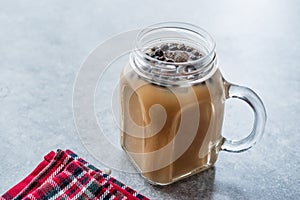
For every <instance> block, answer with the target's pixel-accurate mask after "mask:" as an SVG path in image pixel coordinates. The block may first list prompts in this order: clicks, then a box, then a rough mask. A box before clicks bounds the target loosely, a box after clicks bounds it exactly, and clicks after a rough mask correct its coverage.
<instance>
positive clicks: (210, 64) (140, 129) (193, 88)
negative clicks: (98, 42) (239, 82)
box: [120, 26, 229, 185]
mask: <svg viewBox="0 0 300 200" xmlns="http://www.w3.org/2000/svg"><path fill="white" fill-rule="evenodd" d="M192 28H193V27H192ZM197 31H198V33H197V32H195V31H191V30H188V29H183V28H177V29H176V30H175V31H174V27H169V26H166V27H160V28H151V29H145V30H143V31H142V32H141V33H140V34H139V36H138V38H137V45H136V46H137V50H136V51H134V52H132V53H131V55H130V59H129V63H128V64H127V65H125V67H124V68H123V71H122V74H121V84H120V93H121V95H120V96H121V113H122V116H121V121H122V131H121V146H122V147H123V149H124V151H125V152H126V153H127V154H128V156H129V158H130V159H131V161H132V163H133V164H134V166H135V167H136V168H137V169H138V170H139V172H140V173H141V175H142V176H143V177H144V178H145V179H146V180H148V181H149V182H151V183H153V184H159V185H167V184H170V183H173V182H175V181H177V180H180V179H182V178H185V177H187V176H190V175H193V174H195V173H198V172H200V171H203V170H205V169H208V168H210V167H211V166H213V164H214V163H215V162H216V159H217V156H218V152H219V151H220V150H221V147H222V145H223V144H224V141H225V140H224V138H223V137H222V135H221V129H222V123H223V115H224V103H225V100H226V99H227V98H228V92H227V91H228V88H229V84H228V83H227V82H226V81H225V80H224V79H223V77H222V75H221V73H220V71H219V69H218V68H217V58H216V54H215V44H214V42H213V40H212V39H211V38H210V36H209V35H208V34H207V33H206V32H204V31H203V30H202V29H201V30H199V29H197ZM199 32H200V33H199ZM225 143H226V141H225Z"/></svg>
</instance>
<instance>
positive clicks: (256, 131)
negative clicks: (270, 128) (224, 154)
mask: <svg viewBox="0 0 300 200" xmlns="http://www.w3.org/2000/svg"><path fill="white" fill-rule="evenodd" d="M225 92H226V93H225V94H226V99H230V98H237V99H241V100H243V101H245V102H246V103H247V104H248V105H249V106H250V107H251V108H252V110H253V112H254V124H253V128H252V131H251V133H250V134H249V135H248V136H247V137H245V138H243V139H241V140H229V139H227V138H224V143H223V145H222V146H221V150H224V151H228V152H235V153H239V152H243V151H246V150H248V149H250V148H251V147H252V146H253V145H255V144H256V142H257V141H258V140H259V139H260V138H261V137H262V135H263V132H264V129H265V124H266V120H267V114H266V109H265V107H264V104H263V103H262V101H261V99H260V98H259V96H258V95H257V94H256V93H255V92H254V91H253V90H251V89H249V88H247V87H243V86H239V85H234V84H230V83H228V82H225Z"/></svg>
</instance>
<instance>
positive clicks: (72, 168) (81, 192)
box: [0, 150, 148, 200]
mask: <svg viewBox="0 0 300 200" xmlns="http://www.w3.org/2000/svg"><path fill="white" fill-rule="evenodd" d="M11 199H14V200H18V199H64V200H67V199H103V200H106V199H107V200H108V199H111V200H121V199H122V200H123V199H128V200H131V199H135V200H147V199H148V198H147V197H145V196H143V195H141V194H138V193H137V192H136V191H135V190H133V189H131V188H130V187H128V186H126V185H124V184H123V183H121V182H119V181H118V180H116V179H114V178H113V177H111V176H109V175H107V174H105V173H103V172H102V171H101V170H99V169H97V168H96V167H94V166H93V165H91V164H89V163H88V162H86V161H85V160H83V159H82V158H80V157H78V156H77V155H76V154H75V153H73V152H72V151H70V150H66V151H62V150H57V152H56V153H55V152H53V151H52V152H50V153H48V154H47V155H46V156H45V157H44V160H43V161H42V162H41V163H40V164H39V165H38V166H37V167H36V168H35V169H34V170H33V171H32V172H31V173H30V174H29V175H28V176H27V177H26V178H25V179H23V180H22V181H21V182H20V183H18V184H17V185H15V186H14V187H13V188H11V189H10V190H9V191H8V192H6V193H5V194H3V195H2V196H1V197H0V200H11Z"/></svg>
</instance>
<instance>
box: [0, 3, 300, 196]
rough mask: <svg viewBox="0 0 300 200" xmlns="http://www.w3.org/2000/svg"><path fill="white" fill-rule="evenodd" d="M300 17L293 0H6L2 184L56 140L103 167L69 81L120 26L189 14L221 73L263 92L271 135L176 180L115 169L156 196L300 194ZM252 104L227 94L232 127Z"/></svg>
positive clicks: (1, 64)
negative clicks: (163, 182) (85, 137)
mask: <svg viewBox="0 0 300 200" xmlns="http://www.w3.org/2000/svg"><path fill="white" fill-rule="evenodd" d="M299 18H300V2H299V1H296V0H295V1H279V0H275V1H271V0H263V1H232V0H230V1H220V2H218V3H216V2H215V3H213V2H211V3H208V1H206V2H201V1H190V2H187V1H172V3H166V2H162V1H145V2H143V3H142V2H141V1H137V0H136V1H130V2H129V1H126V2H125V1H114V2H113V1H88V2H87V1H85V2H84V1H61V0H55V1H54V0H52V1H0V110H1V114H0V146H1V147H0V148H1V150H0V158H1V162H0V193H3V192H5V191H6V190H7V189H9V188H10V187H11V186H13V185H14V184H16V183H17V182H18V181H19V180H20V179H22V178H23V177H24V176H25V175H26V174H28V173H29V172H30V171H31V170H32V169H33V168H34V167H35V166H36V165H37V164H38V163H39V162H40V160H41V159H42V157H43V155H44V154H46V153H47V152H48V151H50V150H54V149H57V148H61V149H65V148H70V149H72V150H74V151H75V152H77V153H78V154H79V155H81V156H82V157H84V158H85V159H86V160H88V161H90V162H91V163H94V164H95V165H96V166H98V167H100V168H101V167H102V166H101V164H100V162H98V161H97V160H95V159H93V157H92V156H91V155H89V154H88V152H87V151H86V150H85V148H84V147H83V145H82V144H81V142H80V140H79V138H78V135H77V133H76V130H75V126H74V123H73V116H72V88H73V83H74V80H75V77H76V73H77V71H78V70H79V67H80V65H81V63H82V62H83V61H84V59H85V58H86V57H87V55H88V53H89V52H90V51H91V50H92V49H93V48H94V47H95V46H96V45H97V44H98V43H99V42H101V41H104V40H106V39H108V38H109V37H110V36H112V35H114V34H117V33H119V32H122V31H125V30H130V29H133V28H140V27H143V26H145V25H149V24H152V23H156V22H159V21H186V22H191V23H193V24H196V25H199V26H201V27H204V28H205V29H206V30H208V31H209V32H210V33H211V34H212V35H213V37H214V38H215V40H216V42H217V51H218V55H219V61H220V62H219V63H220V68H221V70H222V72H223V75H224V76H225V77H226V78H227V79H228V80H231V81H232V82H236V83H240V84H243V85H246V86H249V87H251V88H252V89H254V90H255V91H257V93H258V94H259V95H260V96H261V98H262V99H263V101H264V103H265V105H266V108H267V112H268V117H269V118H268V122H267V126H266V132H265V135H264V137H263V138H262V140H261V141H260V143H259V144H258V145H257V146H256V147H255V148H253V149H251V150H250V151H248V152H245V153H242V154H229V153H224V152H221V153H220V156H219V160H218V162H217V163H216V165H215V168H213V169H210V170H208V171H206V172H203V173H201V174H198V175H196V176H193V177H191V178H190V179H187V180H183V181H181V182H178V183H175V184H173V185H171V186H166V187H154V186H151V185H149V184H148V183H146V182H144V181H143V179H142V178H141V177H139V176H138V175H136V174H125V173H121V172H118V171H113V172H112V175H113V176H114V177H116V178H118V179H120V180H121V181H122V182H124V183H126V184H128V185H129V186H131V187H133V188H135V189H137V190H138V191H140V192H141V193H143V194H145V195H147V196H149V197H150V198H153V199H202V198H205V199H298V198H299V195H300V191H299V188H300V170H299V166H300V158H299V155H300V147H299V140H300V135H299V133H300V129H299V121H300V117H299V113H300V107H299V103H300V92H299V91H300V88H299V86H300V68H299V63H300V41H299V35H300V24H299V20H298V19H299ZM240 110H241V111H242V112H238V111H240ZM248 111H249V110H248V109H247V107H246V106H245V105H244V104H241V103H237V102H236V101H232V102H228V104H227V114H226V121H225V128H224V129H225V132H227V136H230V137H239V134H240V136H242V135H243V133H245V134H246V132H247V131H249V129H250V128H251V126H250V123H249V120H250V121H251V113H249V114H248ZM231 133H232V134H231ZM108 155H109V152H108Z"/></svg>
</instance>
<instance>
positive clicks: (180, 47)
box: [177, 44, 186, 51]
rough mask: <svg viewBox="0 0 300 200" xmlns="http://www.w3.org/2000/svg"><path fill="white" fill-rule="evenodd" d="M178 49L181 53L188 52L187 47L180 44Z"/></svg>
mask: <svg viewBox="0 0 300 200" xmlns="http://www.w3.org/2000/svg"><path fill="white" fill-rule="evenodd" d="M177 48H178V49H179V50H181V51H185V50H186V46H185V45H184V44H178V45H177Z"/></svg>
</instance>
